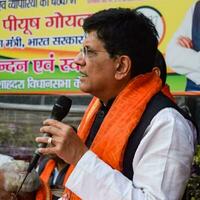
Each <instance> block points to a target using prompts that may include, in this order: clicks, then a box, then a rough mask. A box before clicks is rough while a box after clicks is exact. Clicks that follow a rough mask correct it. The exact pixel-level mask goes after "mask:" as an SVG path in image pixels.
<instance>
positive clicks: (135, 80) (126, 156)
mask: <svg viewBox="0 0 200 200" xmlns="http://www.w3.org/2000/svg"><path fill="white" fill-rule="evenodd" d="M83 29H84V31H85V33H86V38H85V40H84V42H83V48H82V49H81V52H80V53H79V54H78V55H77V57H76V58H75V63H76V64H78V65H79V66H80V89H81V90H82V91H83V92H86V93H90V94H92V95H94V98H93V99H92V101H91V103H90V105H89V106H88V109H87V110H86V112H85V115H84V117H83V119H82V121H81V124H80V126H79V129H78V133H77V134H78V135H77V134H76V133H75V131H74V130H73V128H72V127H71V126H69V125H66V124H63V123H61V122H58V121H56V120H51V119H48V120H45V121H44V126H43V127H42V128H41V129H40V131H41V132H46V133H49V134H50V135H51V136H52V139H49V138H45V137H37V138H36V141H37V142H43V143H48V142H49V143H50V142H51V144H52V145H53V146H52V147H48V148H46V149H45V148H40V149H38V150H39V151H40V152H41V153H43V154H57V155H58V156H59V157H60V158H62V159H63V160H64V161H65V162H67V163H69V164H71V166H70V168H69V169H68V171H67V174H68V179H67V180H66V185H65V186H66V193H65V195H64V196H63V199H71V200H72V199H84V200H105V199H109V200H116V199H127V200H131V199H134V200H135V199H137V200H144V199H146V200H147V199H151V200H155V199H170V200H175V199H176V200H178V199H180V198H181V196H182V195H183V193H184V189H185V186H186V183H187V180H188V178H189V176H190V168H191V163H192V158H193V153H194V140H195V134H196V129H195V127H194V125H193V124H192V122H191V121H190V120H188V119H186V118H185V117H184V116H183V115H182V114H181V111H179V110H178V108H176V107H175V106H173V105H174V104H173V102H172V101H171V100H169V99H168V98H167V97H166V96H165V95H163V94H162V93H161V92H160V90H161V88H162V81H161V79H160V78H159V76H158V75H157V74H156V73H155V72H152V70H153V67H154V63H155V55H156V51H157V45H158V40H157V32H156V29H155V27H154V25H153V24H152V22H151V21H150V20H149V19H148V18H146V17H145V16H144V15H142V14H140V13H137V11H135V10H131V9H125V8H118V9H108V10H103V11H99V12H97V13H96V14H94V15H92V16H90V17H88V18H87V19H86V20H85V22H84V24H83ZM160 100H164V101H165V100H166V102H168V103H169V102H170V103H169V104H170V107H165V106H164V108H163V109H161V110H159V109H158V110H159V111H158V112H155V115H154V116H151V117H150V121H149V123H146V121H148V118H149V115H151V113H152V112H154V110H155V109H154V107H157V106H159V105H161V101H160ZM152 105H154V106H153V107H152ZM145 124H146V125H145Z"/></svg>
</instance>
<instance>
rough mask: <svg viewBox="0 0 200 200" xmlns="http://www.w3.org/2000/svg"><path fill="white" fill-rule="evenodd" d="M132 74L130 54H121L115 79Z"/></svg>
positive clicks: (116, 67)
mask: <svg viewBox="0 0 200 200" xmlns="http://www.w3.org/2000/svg"><path fill="white" fill-rule="evenodd" d="M130 74H131V60H130V58H129V57H128V56H120V57H119V58H118V63H117V64H116V66H115V79H116V80H122V79H123V78H125V77H128V76H129V75H130Z"/></svg>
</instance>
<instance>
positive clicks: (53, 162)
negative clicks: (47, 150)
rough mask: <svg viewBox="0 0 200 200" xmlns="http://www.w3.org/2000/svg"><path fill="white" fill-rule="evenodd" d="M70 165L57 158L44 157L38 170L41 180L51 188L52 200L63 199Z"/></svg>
mask: <svg viewBox="0 0 200 200" xmlns="http://www.w3.org/2000/svg"><path fill="white" fill-rule="evenodd" d="M68 166H69V165H68V164H67V163H65V162H64V161H63V160H62V159H60V158H59V157H57V156H53V155H50V156H44V157H43V158H42V159H41V161H40V163H39V165H38V168H37V171H38V173H39V175H40V179H41V180H42V181H43V182H44V183H45V184H46V185H48V186H49V189H50V196H51V198H52V200H57V199H59V198H60V197H62V195H63V192H64V186H65V176H66V171H67V169H68Z"/></svg>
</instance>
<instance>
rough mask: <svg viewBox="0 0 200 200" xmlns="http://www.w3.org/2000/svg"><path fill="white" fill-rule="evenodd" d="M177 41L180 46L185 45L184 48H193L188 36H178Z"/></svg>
mask: <svg viewBox="0 0 200 200" xmlns="http://www.w3.org/2000/svg"><path fill="white" fill-rule="evenodd" d="M177 43H178V44H179V45H180V46H182V47H185V48H189V49H192V48H193V44H192V40H191V39H190V38H188V37H184V36H180V37H179V38H178V41H177Z"/></svg>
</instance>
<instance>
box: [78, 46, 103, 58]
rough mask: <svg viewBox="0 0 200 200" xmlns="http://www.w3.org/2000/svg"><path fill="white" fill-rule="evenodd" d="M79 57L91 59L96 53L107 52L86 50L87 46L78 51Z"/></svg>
mask: <svg viewBox="0 0 200 200" xmlns="http://www.w3.org/2000/svg"><path fill="white" fill-rule="evenodd" d="M80 52H81V55H82V57H83V58H92V57H94V56H96V55H97V53H98V52H107V51H97V50H93V49H90V48H88V47H87V46H85V47H83V48H81V49H80Z"/></svg>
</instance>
